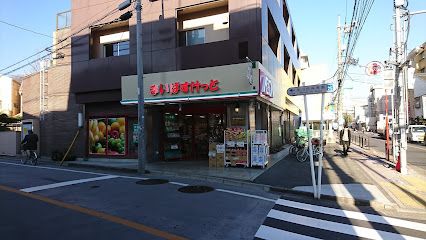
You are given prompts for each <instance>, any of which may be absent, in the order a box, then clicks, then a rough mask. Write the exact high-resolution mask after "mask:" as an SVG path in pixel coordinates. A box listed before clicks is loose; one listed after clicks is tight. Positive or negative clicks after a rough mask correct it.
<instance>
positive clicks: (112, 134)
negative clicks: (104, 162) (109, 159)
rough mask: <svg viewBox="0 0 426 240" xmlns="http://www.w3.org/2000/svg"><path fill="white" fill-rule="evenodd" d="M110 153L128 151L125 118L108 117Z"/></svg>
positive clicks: (119, 153) (108, 152)
mask: <svg viewBox="0 0 426 240" xmlns="http://www.w3.org/2000/svg"><path fill="white" fill-rule="evenodd" d="M107 130H108V150H107V154H108V155H124V154H125V152H126V120H125V118H108V126H107Z"/></svg>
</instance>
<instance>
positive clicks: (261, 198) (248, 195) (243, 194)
mask: <svg viewBox="0 0 426 240" xmlns="http://www.w3.org/2000/svg"><path fill="white" fill-rule="evenodd" d="M0 164H6V165H13V166H20V167H29V168H40V169H49V170H56V171H64V172H73V173H86V174H93V175H100V176H111V175H110V174H104V173H96V172H88V171H79V170H72V169H65V168H56V167H44V166H32V165H23V164H17V163H7V162H0ZM115 176H116V177H120V178H127V179H140V180H147V179H149V178H144V177H133V176H126V175H117V174H116V175H115ZM169 183H170V184H174V185H179V186H188V185H189V184H186V183H180V182H169ZM216 191H218V192H225V193H229V194H234V195H239V196H244V197H249V198H255V199H260V200H265V201H268V202H275V201H276V199H271V198H265V197H261V196H256V195H252V194H246V193H241V192H235V191H230V190H225V189H216Z"/></svg>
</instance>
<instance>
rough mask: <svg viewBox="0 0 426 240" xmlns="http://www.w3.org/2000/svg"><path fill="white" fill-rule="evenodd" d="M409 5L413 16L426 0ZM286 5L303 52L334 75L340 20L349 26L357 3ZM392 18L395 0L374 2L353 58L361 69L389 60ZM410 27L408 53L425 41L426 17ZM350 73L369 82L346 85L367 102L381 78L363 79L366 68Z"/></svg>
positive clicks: (327, 0)
mask: <svg viewBox="0 0 426 240" xmlns="http://www.w3.org/2000/svg"><path fill="white" fill-rule="evenodd" d="M408 2H409V5H408V9H409V10H410V11H411V12H413V11H418V10H426V0H409V1H408ZM287 4H288V6H289V10H290V14H291V17H292V19H293V22H294V28H295V31H296V36H297V39H298V42H299V47H300V49H301V50H302V51H303V52H304V53H306V54H307V55H309V60H310V63H311V64H327V65H328V66H329V69H330V76H331V75H333V73H334V71H335V70H336V69H337V30H336V27H337V16H338V15H340V18H341V23H342V24H343V23H344V22H345V16H346V21H347V22H350V20H351V17H352V8H353V4H354V0H321V1H316V0H287ZM346 6H347V10H346ZM393 14H394V12H393V1H392V0H376V1H375V2H374V4H373V7H372V8H371V11H370V14H369V16H368V18H367V21H366V22H365V25H364V27H363V29H362V32H361V34H360V36H359V39H358V43H357V45H356V48H355V52H354V54H353V57H354V58H359V64H360V65H366V64H367V63H369V62H371V61H375V60H376V61H383V60H387V59H388V55H389V48H390V47H392V46H393V37H394V32H393V29H394V28H393V25H392V24H393V21H394V20H393ZM410 24H411V28H410V35H409V37H408V51H410V50H411V49H413V48H414V47H416V46H418V45H420V44H421V43H423V42H425V41H426V14H422V15H415V16H413V17H412V18H411V22H410ZM348 72H349V73H353V74H350V75H351V77H352V78H354V79H355V80H356V81H362V82H368V83H359V82H351V81H346V82H345V87H348V88H353V89H352V90H348V91H349V92H350V94H351V95H352V96H353V97H354V98H357V97H359V98H364V97H365V96H367V95H368V89H369V86H370V85H371V83H380V79H379V78H373V77H368V76H366V75H363V73H364V69H363V68H360V67H351V68H350V69H349V71H348Z"/></svg>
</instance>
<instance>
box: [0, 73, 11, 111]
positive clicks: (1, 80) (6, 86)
mask: <svg viewBox="0 0 426 240" xmlns="http://www.w3.org/2000/svg"><path fill="white" fill-rule="evenodd" d="M0 86H1V87H0V101H1V103H2V104H1V106H0V113H6V114H8V115H9V114H10V113H11V112H12V78H10V77H6V76H1V77H0Z"/></svg>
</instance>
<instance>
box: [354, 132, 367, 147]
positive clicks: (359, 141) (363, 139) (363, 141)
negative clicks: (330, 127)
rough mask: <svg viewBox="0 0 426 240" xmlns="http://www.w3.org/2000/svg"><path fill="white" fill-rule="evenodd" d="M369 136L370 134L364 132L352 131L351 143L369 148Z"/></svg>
mask: <svg viewBox="0 0 426 240" xmlns="http://www.w3.org/2000/svg"><path fill="white" fill-rule="evenodd" d="M370 138H371V137H370V136H367V135H365V134H359V133H352V134H351V143H352V144H355V145H357V146H360V147H361V148H365V149H370Z"/></svg>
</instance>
